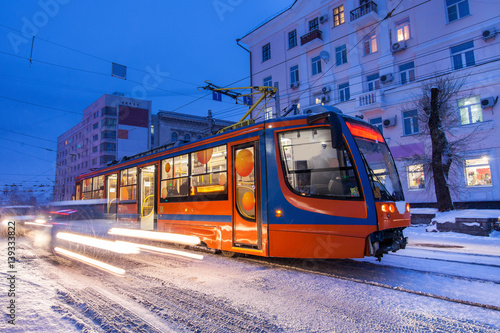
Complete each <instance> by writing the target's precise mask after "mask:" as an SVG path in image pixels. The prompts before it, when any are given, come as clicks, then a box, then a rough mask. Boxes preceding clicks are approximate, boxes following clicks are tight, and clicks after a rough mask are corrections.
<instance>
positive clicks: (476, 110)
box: [458, 96, 483, 125]
mask: <svg viewBox="0 0 500 333" xmlns="http://www.w3.org/2000/svg"><path fill="white" fill-rule="evenodd" d="M458 109H459V111H460V123H461V124H462V125H467V124H473V123H480V122H482V121H483V110H482V108H481V99H480V98H479V96H474V97H469V98H462V99H459V100H458Z"/></svg>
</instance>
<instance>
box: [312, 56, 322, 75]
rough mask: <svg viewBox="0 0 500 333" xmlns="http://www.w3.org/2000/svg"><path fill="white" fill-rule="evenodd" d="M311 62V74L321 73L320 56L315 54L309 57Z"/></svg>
mask: <svg viewBox="0 0 500 333" xmlns="http://www.w3.org/2000/svg"><path fill="white" fill-rule="evenodd" d="M311 62H312V75H316V74H319V73H321V57H320V56H317V57H314V58H312V59H311Z"/></svg>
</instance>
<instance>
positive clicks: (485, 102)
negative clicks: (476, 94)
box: [481, 97, 498, 108]
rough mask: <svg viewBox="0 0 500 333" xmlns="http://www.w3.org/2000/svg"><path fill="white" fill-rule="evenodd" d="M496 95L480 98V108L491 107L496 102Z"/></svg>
mask: <svg viewBox="0 0 500 333" xmlns="http://www.w3.org/2000/svg"><path fill="white" fill-rule="evenodd" d="M497 100H498V97H496V98H495V97H486V98H481V107H482V108H491V107H493V106H495V104H497Z"/></svg>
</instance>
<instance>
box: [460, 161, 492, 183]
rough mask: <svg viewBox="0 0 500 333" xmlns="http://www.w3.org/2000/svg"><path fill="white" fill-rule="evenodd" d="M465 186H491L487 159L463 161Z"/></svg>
mask: <svg viewBox="0 0 500 333" xmlns="http://www.w3.org/2000/svg"><path fill="white" fill-rule="evenodd" d="M465 176H466V185H467V186H471V187H472V186H491V185H492V184H491V167H490V163H489V160H488V157H486V156H485V157H481V158H475V159H466V160H465Z"/></svg>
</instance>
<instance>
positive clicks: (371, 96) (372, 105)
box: [357, 90, 384, 111]
mask: <svg viewBox="0 0 500 333" xmlns="http://www.w3.org/2000/svg"><path fill="white" fill-rule="evenodd" d="M357 107H358V110H360V111H366V110H370V109H378V108H383V107H384V103H383V96H382V93H381V91H380V90H375V91H370V92H367V93H365V94H363V95H361V96H359V97H358V103H357Z"/></svg>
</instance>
